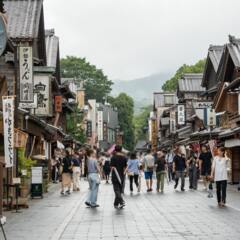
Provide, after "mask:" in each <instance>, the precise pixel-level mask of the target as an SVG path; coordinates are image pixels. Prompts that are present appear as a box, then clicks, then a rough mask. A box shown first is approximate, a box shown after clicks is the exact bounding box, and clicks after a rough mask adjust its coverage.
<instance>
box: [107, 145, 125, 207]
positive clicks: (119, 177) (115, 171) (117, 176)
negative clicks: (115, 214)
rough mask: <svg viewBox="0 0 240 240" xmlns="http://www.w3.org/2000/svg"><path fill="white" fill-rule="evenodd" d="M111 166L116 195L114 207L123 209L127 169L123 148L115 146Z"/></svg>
mask: <svg viewBox="0 0 240 240" xmlns="http://www.w3.org/2000/svg"><path fill="white" fill-rule="evenodd" d="M110 166H111V171H112V183H113V190H114V193H115V200H114V207H115V208H116V209H122V208H123V207H124V206H125V202H124V200H123V197H122V193H123V187H124V179H125V173H126V168H127V158H126V157H125V156H124V155H123V154H122V146H120V145H116V146H115V154H114V155H113V156H112V158H111V161H110Z"/></svg>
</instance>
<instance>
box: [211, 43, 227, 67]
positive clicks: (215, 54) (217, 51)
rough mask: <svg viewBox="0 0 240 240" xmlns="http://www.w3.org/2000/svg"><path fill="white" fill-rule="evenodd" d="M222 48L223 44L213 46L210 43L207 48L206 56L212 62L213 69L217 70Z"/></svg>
mask: <svg viewBox="0 0 240 240" xmlns="http://www.w3.org/2000/svg"><path fill="white" fill-rule="evenodd" d="M223 48H224V46H213V45H211V46H210V47H209V49H208V56H209V58H210V60H211V62H212V65H213V67H214V71H215V72H217V70H218V66H219V63H220V60H221V57H222V54H223Z"/></svg>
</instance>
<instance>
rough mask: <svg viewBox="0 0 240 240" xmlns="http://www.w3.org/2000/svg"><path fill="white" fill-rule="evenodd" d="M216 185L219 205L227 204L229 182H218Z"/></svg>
mask: <svg viewBox="0 0 240 240" xmlns="http://www.w3.org/2000/svg"><path fill="white" fill-rule="evenodd" d="M216 185H217V201H218V203H221V202H222V203H226V191H227V180H223V181H216Z"/></svg>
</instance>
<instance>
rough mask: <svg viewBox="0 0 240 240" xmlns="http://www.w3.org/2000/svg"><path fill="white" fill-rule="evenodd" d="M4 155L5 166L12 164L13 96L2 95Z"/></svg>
mask: <svg viewBox="0 0 240 240" xmlns="http://www.w3.org/2000/svg"><path fill="white" fill-rule="evenodd" d="M2 102H3V129H4V155H5V164H6V167H7V168H9V167H12V166H13V159H14V97H12V96H5V97H4V96H3V97H2Z"/></svg>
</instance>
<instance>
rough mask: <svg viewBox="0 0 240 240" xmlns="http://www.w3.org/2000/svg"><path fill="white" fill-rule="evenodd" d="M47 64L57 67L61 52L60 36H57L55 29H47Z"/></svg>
mask: <svg viewBox="0 0 240 240" xmlns="http://www.w3.org/2000/svg"><path fill="white" fill-rule="evenodd" d="M45 42H46V54H47V66H48V67H56V65H57V58H58V56H59V55H58V53H59V38H58V37H57V36H55V32H54V29H50V30H46V31H45Z"/></svg>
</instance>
